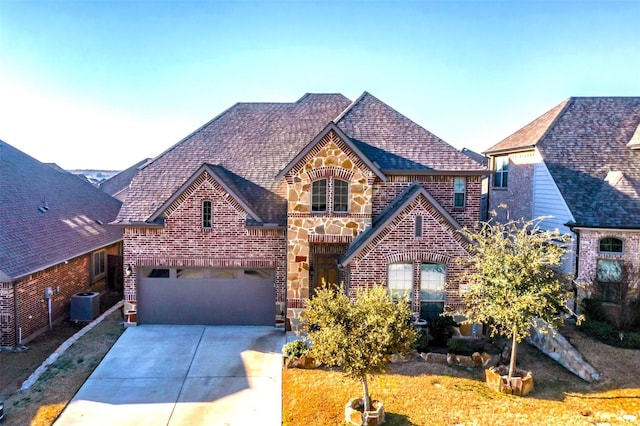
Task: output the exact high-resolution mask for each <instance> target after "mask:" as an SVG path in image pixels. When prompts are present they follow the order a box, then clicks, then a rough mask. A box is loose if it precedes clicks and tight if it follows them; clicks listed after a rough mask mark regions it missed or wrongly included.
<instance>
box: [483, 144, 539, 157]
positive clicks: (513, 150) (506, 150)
mask: <svg viewBox="0 0 640 426" xmlns="http://www.w3.org/2000/svg"><path fill="white" fill-rule="evenodd" d="M535 147H536V144H532V145H525V146H519V147H516V148H503V149H496V150H494V151H484V152H483V154H484V155H485V156H495V155H500V154H510V153H516V152H522V151H529V150H531V149H535Z"/></svg>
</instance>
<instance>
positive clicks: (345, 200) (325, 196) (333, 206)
mask: <svg viewBox="0 0 640 426" xmlns="http://www.w3.org/2000/svg"><path fill="white" fill-rule="evenodd" d="M330 194H332V196H333V199H330V197H329V195H330ZM328 211H331V212H333V213H347V212H348V211H349V182H348V181H346V180H341V179H334V178H324V179H318V180H314V181H313V182H312V183H311V212H312V213H326V212H328Z"/></svg>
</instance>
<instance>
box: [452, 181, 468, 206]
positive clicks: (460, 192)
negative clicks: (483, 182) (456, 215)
mask: <svg viewBox="0 0 640 426" xmlns="http://www.w3.org/2000/svg"><path fill="white" fill-rule="evenodd" d="M466 194H467V179H466V178H463V177H457V178H454V179H453V207H454V208H464V206H465V203H466Z"/></svg>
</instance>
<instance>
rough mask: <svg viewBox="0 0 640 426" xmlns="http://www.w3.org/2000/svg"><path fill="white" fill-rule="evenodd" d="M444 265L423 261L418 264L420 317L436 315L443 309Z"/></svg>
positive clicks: (433, 316)
mask: <svg viewBox="0 0 640 426" xmlns="http://www.w3.org/2000/svg"><path fill="white" fill-rule="evenodd" d="M445 278H446V267H445V266H444V265H438V264H432V263H423V264H422V265H420V317H421V318H423V319H430V318H436V317H438V316H439V315H440V314H441V313H442V312H443V311H444V287H445Z"/></svg>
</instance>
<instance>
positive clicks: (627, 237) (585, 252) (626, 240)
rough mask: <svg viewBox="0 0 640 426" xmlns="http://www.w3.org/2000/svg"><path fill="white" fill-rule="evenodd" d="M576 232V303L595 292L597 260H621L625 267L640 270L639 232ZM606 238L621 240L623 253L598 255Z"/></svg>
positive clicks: (596, 230) (589, 230)
mask: <svg viewBox="0 0 640 426" xmlns="http://www.w3.org/2000/svg"><path fill="white" fill-rule="evenodd" d="M577 231H578V232H579V237H580V239H579V241H580V247H579V256H578V278H577V279H576V281H577V282H578V283H579V290H578V301H580V300H582V299H583V298H584V297H589V295H590V293H591V292H592V291H594V290H595V289H594V287H593V285H594V283H595V282H596V277H597V264H598V259H621V260H623V261H624V263H625V265H633V267H634V268H636V269H638V268H640V231H638V230H633V231H626V230H620V229H607V230H601V229H585V228H581V229H578V230H577ZM607 237H613V238H618V239H620V240H622V242H623V252H622V253H621V254H613V253H600V250H599V249H600V240H601V239H603V238H607ZM580 287H581V288H580ZM578 306H579V304H578Z"/></svg>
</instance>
